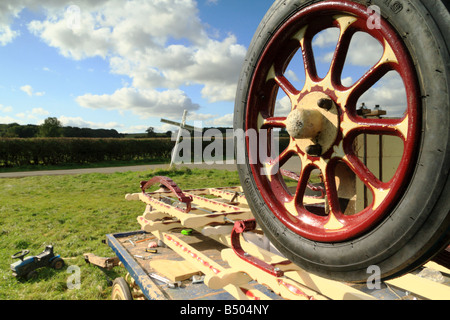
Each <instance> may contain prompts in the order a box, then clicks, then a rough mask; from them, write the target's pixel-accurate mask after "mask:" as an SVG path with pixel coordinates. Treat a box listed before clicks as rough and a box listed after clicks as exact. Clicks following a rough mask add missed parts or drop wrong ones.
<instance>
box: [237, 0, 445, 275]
mask: <svg viewBox="0 0 450 320" xmlns="http://www.w3.org/2000/svg"><path fill="white" fill-rule="evenodd" d="M320 2H324V1H311V0H279V1H276V2H275V3H274V4H273V6H272V7H271V8H270V9H269V11H268V12H267V14H266V15H265V17H264V19H263V20H262V22H261V23H260V25H259V27H258V29H257V31H256V33H255V35H254V38H253V40H252V42H251V44H250V47H249V50H248V53H247V57H246V60H245V63H244V66H243V69H242V72H241V76H240V80H239V83H238V89H237V95H236V101H235V114H234V128H235V130H236V129H242V130H245V128H246V116H247V103H248V100H249V92H250V86H251V84H252V81H253V77H254V73H255V69H256V66H257V64H258V61H259V59H260V58H261V56H262V54H263V51H264V49H265V48H266V46H267V45H268V43H269V41H270V40H271V38H272V36H273V35H274V33H275V32H276V31H277V30H279V28H281V27H282V26H283V24H284V23H285V22H286V21H287V20H288V19H289V18H290V17H292V16H293V15H294V14H296V13H298V12H300V11H301V10H304V9H305V8H308V6H311V5H314V4H317V3H320ZM334 2H339V1H334ZM352 2H354V3H358V4H362V5H364V6H368V5H377V6H378V7H379V8H380V9H381V16H382V18H383V19H385V20H386V21H388V22H389V23H390V25H391V26H392V27H393V29H394V30H395V31H396V32H397V34H398V35H399V36H400V37H401V39H402V40H403V42H404V45H405V47H406V48H407V50H408V52H409V55H410V57H411V59H412V61H413V64H414V68H415V72H416V74H417V78H418V82H419V83H418V86H419V90H420V92H418V93H417V94H418V95H419V96H420V97H421V103H422V105H421V110H420V114H419V117H420V122H421V132H420V138H419V140H418V141H419V145H418V146H417V148H418V152H417V154H418V155H417V160H415V165H414V169H413V172H412V173H411V180H410V182H409V183H408V185H407V187H406V190H405V191H404V193H403V195H402V197H401V198H400V199H399V200H398V201H397V203H396V205H395V206H394V207H393V208H392V209H391V211H390V213H389V214H388V215H387V216H386V217H384V218H383V220H382V221H381V222H379V223H378V224H377V226H376V227H375V228H373V229H372V230H370V231H368V232H366V233H364V234H362V235H360V236H358V237H357V238H353V239H350V240H348V241H341V242H335V243H329V242H319V241H312V240H309V239H306V238H304V237H302V236H300V235H298V234H297V233H295V232H293V231H292V230H290V229H289V228H287V227H286V225H285V224H283V223H282V222H281V221H280V220H279V219H277V218H276V217H275V215H274V214H273V212H272V211H271V210H270V209H269V207H268V205H267V203H266V201H265V200H264V198H263V197H262V195H261V192H260V190H258V186H257V183H256V182H255V179H254V177H253V175H252V170H251V166H250V164H249V163H248V161H249V160H248V159H249V155H248V154H247V153H246V156H245V162H246V163H243V164H239V163H238V172H239V176H240V180H241V184H242V187H243V189H244V192H245V195H246V197H247V200H248V203H249V205H250V207H251V209H252V211H253V213H254V215H255V218H256V220H257V222H258V224H259V226H260V227H261V228H262V229H263V231H264V232H265V234H266V235H267V236H268V237H269V239H270V240H271V242H272V243H273V245H274V246H275V247H276V248H277V249H278V250H279V251H280V252H281V253H283V254H284V255H285V256H286V257H287V258H288V259H290V260H291V261H293V262H294V263H296V264H297V265H299V266H301V267H302V268H304V269H306V270H308V271H310V272H313V273H316V274H319V275H321V276H324V277H328V278H332V279H335V280H341V281H350V282H365V281H367V279H368V277H369V276H370V274H368V267H369V266H372V265H375V266H378V267H379V268H380V270H381V278H382V279H388V278H393V277H397V276H400V275H402V274H404V273H406V272H409V271H411V270H413V269H415V268H417V267H419V266H421V265H423V264H424V263H425V262H427V261H428V260H429V259H431V258H432V257H433V256H434V255H435V254H437V253H438V252H440V251H441V250H443V249H444V248H445V247H446V246H448V245H449V242H450V215H449V211H450V196H449V195H450V178H449V168H450V130H449V128H450V57H449V45H450V38H449V37H450V33H449V32H448V31H449V30H450V15H449V11H448V10H447V9H446V7H445V5H444V3H443V2H441V1H428V0H426V1H425V0H424V1H419V0H398V1H386V0H371V1H366V0H353V1H352ZM235 142H236V145H237V146H238V145H242V144H241V143H245V142H244V141H235ZM246 150H247V149H246ZM236 151H237V152H242V150H236ZM246 152H247V151H246Z"/></svg>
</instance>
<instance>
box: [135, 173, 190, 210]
mask: <svg viewBox="0 0 450 320" xmlns="http://www.w3.org/2000/svg"><path fill="white" fill-rule="evenodd" d="M156 183H159V184H161V185H163V186H165V187H167V189H169V190H170V191H171V192H173V193H174V194H175V195H176V197H177V198H178V200H179V201H180V202H182V203H185V204H186V209H182V210H183V211H184V212H185V213H188V212H189V211H191V202H192V197H191V196H186V195H185V194H184V193H183V191H181V189H180V188H179V187H178V186H177V184H176V183H175V182H173V180H172V179H170V178H168V177H164V176H156V177H153V178H151V179H150V180H148V181H141V190H142V192H144V193H145V190H146V189H148V188H149V187H151V186H152V185H154V184H156Z"/></svg>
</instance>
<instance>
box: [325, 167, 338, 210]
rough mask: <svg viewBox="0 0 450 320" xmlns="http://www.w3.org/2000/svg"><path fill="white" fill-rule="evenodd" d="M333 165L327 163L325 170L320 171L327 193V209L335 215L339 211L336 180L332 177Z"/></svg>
mask: <svg viewBox="0 0 450 320" xmlns="http://www.w3.org/2000/svg"><path fill="white" fill-rule="evenodd" d="M334 167H335V166H334V165H331V164H328V165H327V168H326V170H325V172H322V176H323V183H324V185H325V191H326V195H327V201H328V206H329V210H330V211H331V212H333V213H334V214H335V215H337V214H339V213H340V209H339V199H338V194H337V188H336V180H335V177H334Z"/></svg>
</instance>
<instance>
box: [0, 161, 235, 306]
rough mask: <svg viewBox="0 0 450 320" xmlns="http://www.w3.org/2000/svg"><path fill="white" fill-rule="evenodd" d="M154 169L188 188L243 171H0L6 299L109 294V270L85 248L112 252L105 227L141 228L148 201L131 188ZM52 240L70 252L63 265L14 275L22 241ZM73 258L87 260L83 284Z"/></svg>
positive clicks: (37, 246) (1, 281)
mask: <svg viewBox="0 0 450 320" xmlns="http://www.w3.org/2000/svg"><path fill="white" fill-rule="evenodd" d="M155 175H165V176H169V177H171V178H172V179H173V180H174V181H175V182H177V184H178V185H179V186H180V188H182V189H187V188H202V187H214V186H231V185H238V184H239V177H238V174H237V172H229V171H222V170H198V169H187V168H182V169H178V170H148V171H143V172H125V173H114V174H96V173H93V174H83V175H73V176H72V175H71V176H38V177H27V178H21V179H0V190H2V196H1V197H0V247H1V248H2V250H0V300H31V299H39V300H46V299H50V300H57V299H66V300H106V299H109V298H110V295H111V287H110V286H109V285H108V281H107V278H106V276H105V274H104V273H103V272H102V271H101V270H100V269H98V268H96V267H94V266H92V265H88V264H87V263H86V262H85V261H84V258H83V253H87V252H92V253H94V254H96V255H99V256H104V257H108V256H113V255H114V253H113V252H112V250H111V249H110V248H109V246H107V245H105V244H102V242H101V241H102V240H103V239H105V235H106V234H108V233H115V232H123V231H131V230H138V229H139V224H138V223H137V221H136V217H137V216H138V215H141V214H142V212H143V211H144V209H145V205H144V204H143V203H142V202H140V201H126V200H124V196H125V194H127V193H132V192H139V182H140V181H142V180H148V179H149V178H151V177H153V176H155ZM48 244H53V245H54V248H55V253H57V254H60V255H61V257H63V258H64V259H65V262H66V267H65V268H64V269H62V270H59V271H55V270H53V269H50V268H44V269H40V270H39V272H38V277H37V278H36V279H34V280H29V281H19V280H17V279H16V278H14V277H13V276H12V273H11V271H10V264H11V263H13V262H15V261H13V260H12V259H11V255H13V254H14V253H16V252H18V251H20V250H22V249H29V250H30V255H36V254H38V253H40V252H42V251H43V250H44V248H45V246H46V245H48ZM71 265H73V266H78V267H79V268H80V275H81V278H80V281H81V288H80V289H69V288H68V286H67V281H68V279H69V277H70V276H71V275H72V274H71V273H68V272H67V268H68V266H71ZM107 275H108V277H109V278H111V279H114V278H116V277H118V276H124V275H125V270H124V269H123V268H114V269H113V270H111V271H108V272H107Z"/></svg>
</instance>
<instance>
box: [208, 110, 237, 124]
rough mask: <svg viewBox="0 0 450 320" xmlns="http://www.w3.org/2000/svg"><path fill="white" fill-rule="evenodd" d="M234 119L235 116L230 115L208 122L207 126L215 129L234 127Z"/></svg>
mask: <svg viewBox="0 0 450 320" xmlns="http://www.w3.org/2000/svg"><path fill="white" fill-rule="evenodd" d="M233 117H234V114H233V113H229V114H226V115H224V116H222V117H219V118H216V119H214V120H210V121H207V122H206V125H207V126H213V127H233Z"/></svg>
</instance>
